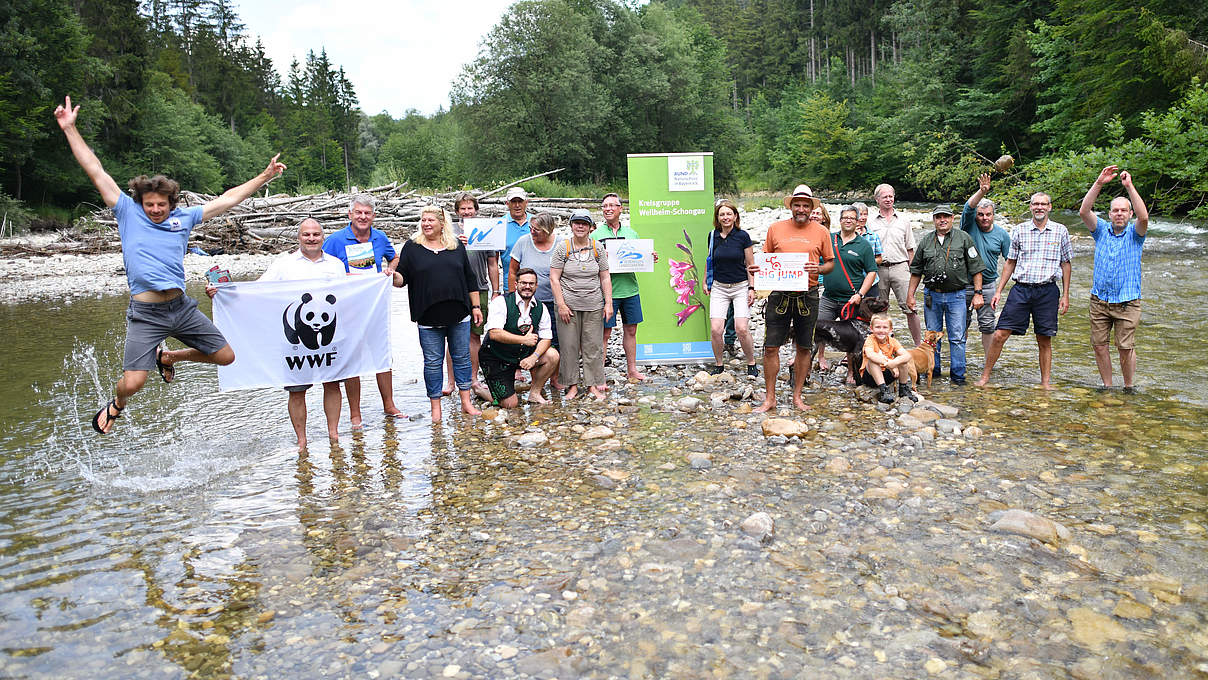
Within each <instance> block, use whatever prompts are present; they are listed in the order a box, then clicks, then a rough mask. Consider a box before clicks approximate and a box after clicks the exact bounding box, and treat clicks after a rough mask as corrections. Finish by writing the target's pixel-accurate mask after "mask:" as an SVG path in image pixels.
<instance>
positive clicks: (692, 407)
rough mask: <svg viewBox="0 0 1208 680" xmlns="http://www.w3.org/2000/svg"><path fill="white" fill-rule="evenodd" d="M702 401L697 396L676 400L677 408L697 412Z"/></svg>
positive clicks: (686, 411) (687, 411)
mask: <svg viewBox="0 0 1208 680" xmlns="http://www.w3.org/2000/svg"><path fill="white" fill-rule="evenodd" d="M702 403H704V402H702V401H701V400H700V399H697V398H696V397H682V398H680V399H678V400H677V401H676V402H675V408H677V409H679V410H680V411H683V412H685V413H696V411H697V410H698V409H699V408H700V405H701V404H702Z"/></svg>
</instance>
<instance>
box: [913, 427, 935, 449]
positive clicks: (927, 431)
mask: <svg viewBox="0 0 1208 680" xmlns="http://www.w3.org/2000/svg"><path fill="white" fill-rule="evenodd" d="M914 435H915V436H916V437H918V438H919V441H921V442H922V443H924V444H926V443H928V442H933V441H935V428H934V427H931V426H930V425H928V426H927V427H923V428H919V430H918V431H916V432H915V433H914Z"/></svg>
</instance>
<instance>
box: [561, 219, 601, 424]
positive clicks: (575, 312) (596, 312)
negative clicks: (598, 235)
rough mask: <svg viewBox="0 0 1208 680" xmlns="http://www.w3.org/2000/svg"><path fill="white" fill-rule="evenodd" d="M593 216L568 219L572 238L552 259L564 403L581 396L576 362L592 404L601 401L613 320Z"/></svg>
mask: <svg viewBox="0 0 1208 680" xmlns="http://www.w3.org/2000/svg"><path fill="white" fill-rule="evenodd" d="M593 229H595V223H594V222H593V221H592V219H591V213H589V212H587V211H586V210H582V209H577V210H575V211H574V212H572V213H571V215H570V230H571V233H572V234H573V235H572V236H571V238H569V239H567V240H565V241H561V242H559V243H558V247H557V248H554V251H553V255H551V256H550V263H549V279H550V286H551V288H552V290H553V293H554V303H555V306H556V307H557V312H558V313H557V315H556V317H555V321H556V322H557V325H558V338H559V341H560V343H561V347H560V348H559V351H560V353H561V354H562V362H561V364H560V366H559V369H558V376H559V382H560V383H561V384H562V385H565V386H566V398H567V399H574V398H575V397H576V396H578V395H579V359H580V357H582V359H583V381H584V382H585V383H587V388H588V391H590V392H591V395H592V396H593V397H595V399H596V401H604V388H605V386H604V320H605V319H607V318H608V317H610V316H612V281H611V280H610V279H609V277H608V254H607V253H605V252H604V248H603V247H601V246H600V244H599V243H597V242H596V241H595V240H594V239H593V238H591V232H592V230H593Z"/></svg>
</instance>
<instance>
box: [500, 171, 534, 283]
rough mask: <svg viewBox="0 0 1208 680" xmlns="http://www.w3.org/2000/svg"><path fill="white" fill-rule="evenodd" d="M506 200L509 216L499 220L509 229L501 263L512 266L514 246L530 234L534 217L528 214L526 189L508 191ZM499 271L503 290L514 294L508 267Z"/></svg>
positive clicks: (518, 188)
mask: <svg viewBox="0 0 1208 680" xmlns="http://www.w3.org/2000/svg"><path fill="white" fill-rule="evenodd" d="M504 200H505V202H506V203H507V206H508V214H507V216H506V217H501V218H499V222H500V223H503V224H504V225H506V227H507V229H506V237H505V239H504V247H503V255H502V257H500V258H499V261H500V262H506V263H509V264H510V263H511V261H512V246H515V245H516V241H519V240H520V237H521V236H524V235H525V234H527V233H529V219H531V218H532V215H530V214H529V212H528V192H526V191H525V190H524V189H521V188H520V187H512V188H511V189H508V193H507V195H506V197H505V199H504ZM499 269H500V270H501V273H502V274H503V290H504V291H506V292H508V293H511V292H514V291H515V290H516V284H515V283H512V282H509V281H508V267H500V268H499Z"/></svg>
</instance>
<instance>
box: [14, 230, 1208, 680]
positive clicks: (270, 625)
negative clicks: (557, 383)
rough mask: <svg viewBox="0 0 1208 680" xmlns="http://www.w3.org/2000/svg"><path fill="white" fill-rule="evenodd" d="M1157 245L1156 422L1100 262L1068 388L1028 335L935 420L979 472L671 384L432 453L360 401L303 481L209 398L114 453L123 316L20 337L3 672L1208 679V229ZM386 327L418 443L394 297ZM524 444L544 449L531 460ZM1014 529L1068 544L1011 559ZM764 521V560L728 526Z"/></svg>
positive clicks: (1068, 354)
mask: <svg viewBox="0 0 1208 680" xmlns="http://www.w3.org/2000/svg"><path fill="white" fill-rule="evenodd" d="M1066 223H1067V224H1070V223H1072V220H1068V219H1067V220H1066ZM1152 229H1153V231H1152V232H1151V233H1152V234H1153V236H1151V240H1150V243H1149V246H1148V249H1147V251H1146V257H1145V271H1146V274H1145V280H1144V290H1145V296H1146V297H1145V303H1144V304H1145V307H1144V320H1143V325H1142V327H1141V329H1140V330H1139V332H1138V355H1139V370H1138V387H1139V392H1138V394H1135V395H1124V394H1122V393H1120V392H1119V391H1114V392H1107V393H1104V392H1099V391H1096V390H1095V389H1094V386H1095V384H1096V382H1097V380H1098V375H1097V372H1096V370H1095V367H1094V362H1093V359H1092V357H1091V353H1090V349H1089V346H1088V342H1087V333H1088V331H1087V321H1086V309H1087V297H1088V292H1089V286H1090V281H1089V276H1090V259H1089V247H1090V246H1089V239H1088V238H1085V237H1084V238H1083V239H1082V240H1081V242H1080V243H1079V244H1078V247H1077V251H1078V256H1077V259H1076V261H1075V263H1074V285H1073V292H1074V295H1073V304H1072V307H1071V310H1070V312H1069V314H1067V315H1066V316H1065V317H1064V318H1063V319H1062V321H1061V333H1060V335H1059V336H1058V337H1057V339H1056V340H1055V342H1054V353H1055V364H1054V382H1055V385H1056V389H1055V390H1053V391H1051V392H1049V393H1043V392H1041V391H1039V390H1037V389H1035V388H1034V387H1033V385H1034V384H1035V382H1036V379H1037V369H1036V365H1035V344H1034V342H1033V340H1032V338H1031V337H1030V336H1028V337H1023V338H1014V339H1012V340H1011V341H1010V343H1009V344H1008V345H1007V348H1006V350H1005V352H1004V355H1003V359H1002V361H1001V362H1000V364H999V367H998V368H997V369H996V373H995V384H996V387H995V388H994V389H985V390H977V389H974V388H965V389H963V390H958V389H954V388H951V387H949V386H947V383H946V382H944V383H943V384H940V383H938V382H937V384H936V386H935V387H934V389H933V391H932V395H931V396H932V397H933V398H934V399H935V400H936V401H938V402H943V403H947V404H951V405H953V406H957V407H959V408H960V409H961V413H960V415H959V416H958V419H959V420H961V421H962V424H963V425H964V426H965V427H969V426H972V425H976V426H978V427H980V428H981V429H982V430H984V435H983V436H982V437H981V438H979V439H973V440H967V439H964V438H946V437H942V436H941V437H938V438H937V439H935V441H934V442H923V441H921V440H919V439H918V438H915V437H912V436H908V435H907V434H906V433H903V432H900V431H898V430H897V429H896V425H894V424H891V421H892V418H891V417H890V416H888V415H886V414H885V413H883V412H881V411H878V410H876V409H873V408H871V407H870V406H867V405H864V404H861V403H859V402H858V401H857V400H856V399H855V398H854V397H853V396H852V393H851V392H850V391H849V390H847V389H846V388H842V387H839V386H827V387H825V388H817V387H815V388H813V389H811V391H810V394H809V396H808V400H809V401H810V402H811V403H812V404H813V405H814V411H813V412H811V413H810V414H808V417H809V418H810V419H811V420H812V424H813V425H814V426H815V427H816V428H817V429H818V430H819V431H818V433H817V434H815V435H811V436H809V437H806V438H805V440H804V441H792V442H789V443H788V444H783V443H781V444H775V443H769V442H768V441H766V440H765V439H764V437H763V436H762V434H761V433H760V431H759V421H760V420H761V419H762V418H760V417H756V416H754V415H753V414H750V413H744V412H743V411H744V410H745V409H742V408H740V407H739V406H738V404H739V402H737V401H730V402H727V404H726V405H725V406H723V407H721V408H719V409H708V408H706V409H705V410H703V411H701V412H697V413H682V412H677V411H675V410H674V409H668V408H664V407H663V405H664V403H665V400H666V399H667V398H668V397H669V396H675V398H678V393H679V391H680V390H684V391H685V393H687V390H686V388H685V386H684V383H685V378H686V377H690V376H691V375H692V374H693V373H694V371H695V369H690V370H686V371H679V370H675V369H666V368H664V369H659V370H658V372H657V374H656V377H655V378H654V379H653V380H652V381H650V383H649V384H647V385H643V386H641V387H633V386H621V387H617V388H614V390H615V392H616V393H617V397H620V398H621V399H622V400H621V402H620V403H619V404H618V403H616V402H615V401H614V402H613V403H612V404H611V405H610V406H608V407H603V406H601V407H595V406H590V405H587V404H574V405H570V406H560V405H559V406H554V407H547V408H544V409H538V410H533V411H531V412H522V413H517V414H512V415H511V416H510V417H509V418H508V420H507V422H506V423H496V422H486V421H483V420H481V419H474V420H468V419H463V418H462V417H460V416H459V415H454V416H453V417H451V418H449V419H448V421H447V422H446V424H445V425H444V426H443V427H442V426H437V427H434V426H433V425H432V424H431V423H429V422H427V421H426V419H422V420H417V421H414V422H411V421H406V420H402V421H397V422H396V421H390V422H383V420H384V419H383V417H382V416H381V409H380V402H378V401H377V394H376V389H375V386H374V385H373V383H372V381H371V380H369V381H366V382H365V389H364V392H365V393H364V410H365V414H366V421H365V424H366V427H365V430H364V432H361V433H355V434H354V433H349V432H348V425H347V418H346V415H345V421H344V422H343V423H342V427H341V430H342V433H343V436H342V438H341V441H340V443H339V445H338V446H332V447H330V448H329V447H328V445H327V443H326V442H325V441H323V443H322V444H314V443H312V445H311V450H310V451H309V452H308V453H305V454H298V453H297V452H296V451H295V450H294V449H293V448H291V446H290V444H291V440H292V432H291V430H290V428H289V424H288V419H287V417H286V413H285V396H284V394H283V393H281V392H279V391H276V390H262V391H253V392H239V393H225V394H219V393H218V392H217V379H216V374H215V372H214V371H213V370H212V368H209V367H197V366H192V365H190V366H187V367H183V368H182V369H181V370H180V371H179V372H178V374H177V375H178V382H177V383H174V384H173V385H171V386H168V385H164V384H162V383H161V382H159V381H158V380H151V381H149V382H148V387H147V388H146V389H145V390H144V391H143V392H142V393H140V394H139V395H138V396H137V397H136V399H135V400H134V402H133V404H132V406H131V408H130V409H129V410H128V411H127V412H126V416H125V417H123V419H122V420H120V421H118V424H117V427H116V431H115V434H113V435H112V436H108V437H104V438H101V437H98V436H96V435H95V434H94V433H93V432H92V430H91V428H90V427H89V425H88V420H89V418H90V417H91V415H92V413H93V412H94V411H95V410H96V409H97V408H98V407H99V405H100V404H101V403H102V402H103V401H104V399H105V398H106V395H107V392H108V390H109V389H110V386H111V384H112V381H113V380H114V379H115V378H116V377H117V375H118V371H119V364H120V359H121V349H120V348H121V341H122V334H123V332H124V329H123V327H122V325H123V324H122V319H123V312H124V308H125V300H124V298H118V297H112V298H105V299H101V300H92V301H81V302H74V303H71V304H67V305H53V304H50V305H48V304H18V305H11V306H4V307H0V328H2V329H4V330H5V337H6V340H7V345H8V346H7V355H6V356H7V358H6V360H5V361H4V363H3V365H2V366H0V383H2V384H3V385H4V386H5V387H4V390H3V392H2V393H0V406H2V407H3V413H4V417H3V419H0V652H2V654H0V675H3V676H5V677H10V676H11V677H80V678H83V677H88V678H92V677H143V676H145V677H154V678H171V677H226V676H238V677H319V676H322V677H408V678H426V677H460V678H469V677H475V678H498V677H526V676H532V677H560V678H568V677H592V678H608V677H632V678H647V677H648V678H702V677H729V678H796V677H811V676H816V677H859V678H865V677H867V678H882V677H923V676H929V675H930V676H933V677H954V678H955V677H1003V678H1064V677H1071V676H1072V677H1078V678H1126V677H1146V676H1151V675H1158V674H1161V675H1164V676H1166V677H1203V676H1204V675H1205V674H1208V606H1206V605H1208V566H1206V565H1205V559H1204V558H1205V555H1206V554H1208V553H1206V548H1208V534H1206V532H1208V496H1206V489H1208V486H1206V484H1208V445H1206V443H1205V442H1206V440H1205V436H1206V433H1205V430H1206V429H1208V371H1206V369H1205V360H1204V340H1203V338H1204V337H1205V334H1206V333H1208V324H1206V323H1205V322H1204V314H1205V309H1206V308H1208V292H1206V291H1208V267H1205V266H1204V265H1203V262H1204V260H1205V257H1206V256H1208V231H1206V230H1204V229H1203V228H1200V227H1191V226H1180V225H1173V224H1163V225H1159V226H1158V227H1154V228H1152ZM195 293H200V291H195ZM393 324H394V328H393V334H394V351H395V367H396V368H395V385H396V394H397V396H398V399H399V405H400V407H401V408H402V409H403V410H404V411H406V412H408V413H416V414H422V413H425V412H426V411H427V404H426V399H425V398H424V395H423V390H422V386H421V385H420V384H418V380H419V378H420V371H421V364H420V360H419V358H418V347H417V342H416V339H415V330H414V327H413V326H412V325H411V324H410V323H409V321H407V314H406V304H405V295H404V294H402V293H400V292H398V291H396V297H395V304H394V314H393ZM969 347H970V365H971V369H970V371H971V375H972V374H974V373H973V372H974V371H975V370H977V369H979V368H980V366H981V349H980V345H979V343H977V342H976V340H974V341H972V342H970V344H969ZM154 377H155V376H152V378H154ZM1117 379H1118V377H1117ZM740 380H744V381H745V380H746V378H741V379H740ZM312 392H313V393H314V394H312V395H311V421H310V425H311V427H310V434H311V440H312V442H317V441H322V440H324V439H325V438H323V437H322V432H323V429H322V428H323V426H322V417H321V414H320V409H319V405H318V397H319V394H318V392H319V391H318V390H312ZM697 396H700V397H702V398H703V399H704V400H705V404H706V405H707V404H708V392H704V393H702V394H698V395H697ZM642 397H653V399H646V400H644V401H645V402H651V401H653V402H654V403H653V404H651V403H642V402H640V401H639V400H640V399H641V398H642ZM615 399H616V397H614V400H615ZM445 410H446V413H450V412H453V411H455V405H454V402H453V401H452V400H447V401H446V404H445ZM592 425H607V426H608V427H610V428H611V429H612V430H613V431H614V432H615V437H611V438H605V439H604V440H590V441H583V440H582V439H581V433H582V430H583V428H584V427H585V426H592ZM527 427H536V428H540V429H541V430H543V431H544V432H545V434H546V435H547V436H548V437H549V443H548V444H545V445H542V446H539V447H536V448H530V449H520V448H519V447H517V446H515V445H514V444H513V442H514V440H515V438H516V437H517V436H519V435H520V434H522V433H524V431H525V429H526V428H527ZM600 441H604V442H605V443H604V444H603V445H602V446H601V445H600ZM694 453H695V454H700V453H704V454H706V455H707V456H708V458H709V465H708V466H703V465H696V466H692V465H689V463H688V462H687V457H688V456H689V455H690V454H694ZM838 458H842V459H843V461H844V462H845V463H846V467H845V466H844V465H842V464H838V463H835V460H836V459H838ZM698 459H699V457H698ZM696 468H701V469H696ZM1007 508H1021V509H1025V510H1029V511H1031V512H1034V513H1037V514H1039V515H1043V516H1044V517H1047V518H1049V519H1052V520H1054V521H1057V522H1060V523H1062V524H1064V525H1065V526H1066V527H1068V528H1069V529H1070V531H1071V532H1072V537H1071V538H1070V539H1069V540H1068V541H1063V542H1061V543H1060V544H1057V545H1050V544H1046V543H1041V542H1039V541H1035V540H1031V539H1027V538H1024V537H1021V536H1016V535H1010V534H1002V533H995V532H991V531H989V530H988V527H989V524H990V523H991V522H992V515H993V513H996V512H997V511H1000V510H1003V509H1007ZM760 511H762V512H767V513H769V514H770V515H771V516H772V517H773V519H774V520H775V522H776V528H775V533H774V536H773V537H771V538H770V539H769V540H766V541H763V542H761V541H759V540H756V539H755V538H752V537H750V536H747V535H746V534H744V533H743V532H742V531H741V530H740V528H739V524H740V523H741V522H742V521H743V520H744V519H745V518H746V517H747V516H748V515H750V514H752V513H755V512H760ZM995 516H996V515H995Z"/></svg>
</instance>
